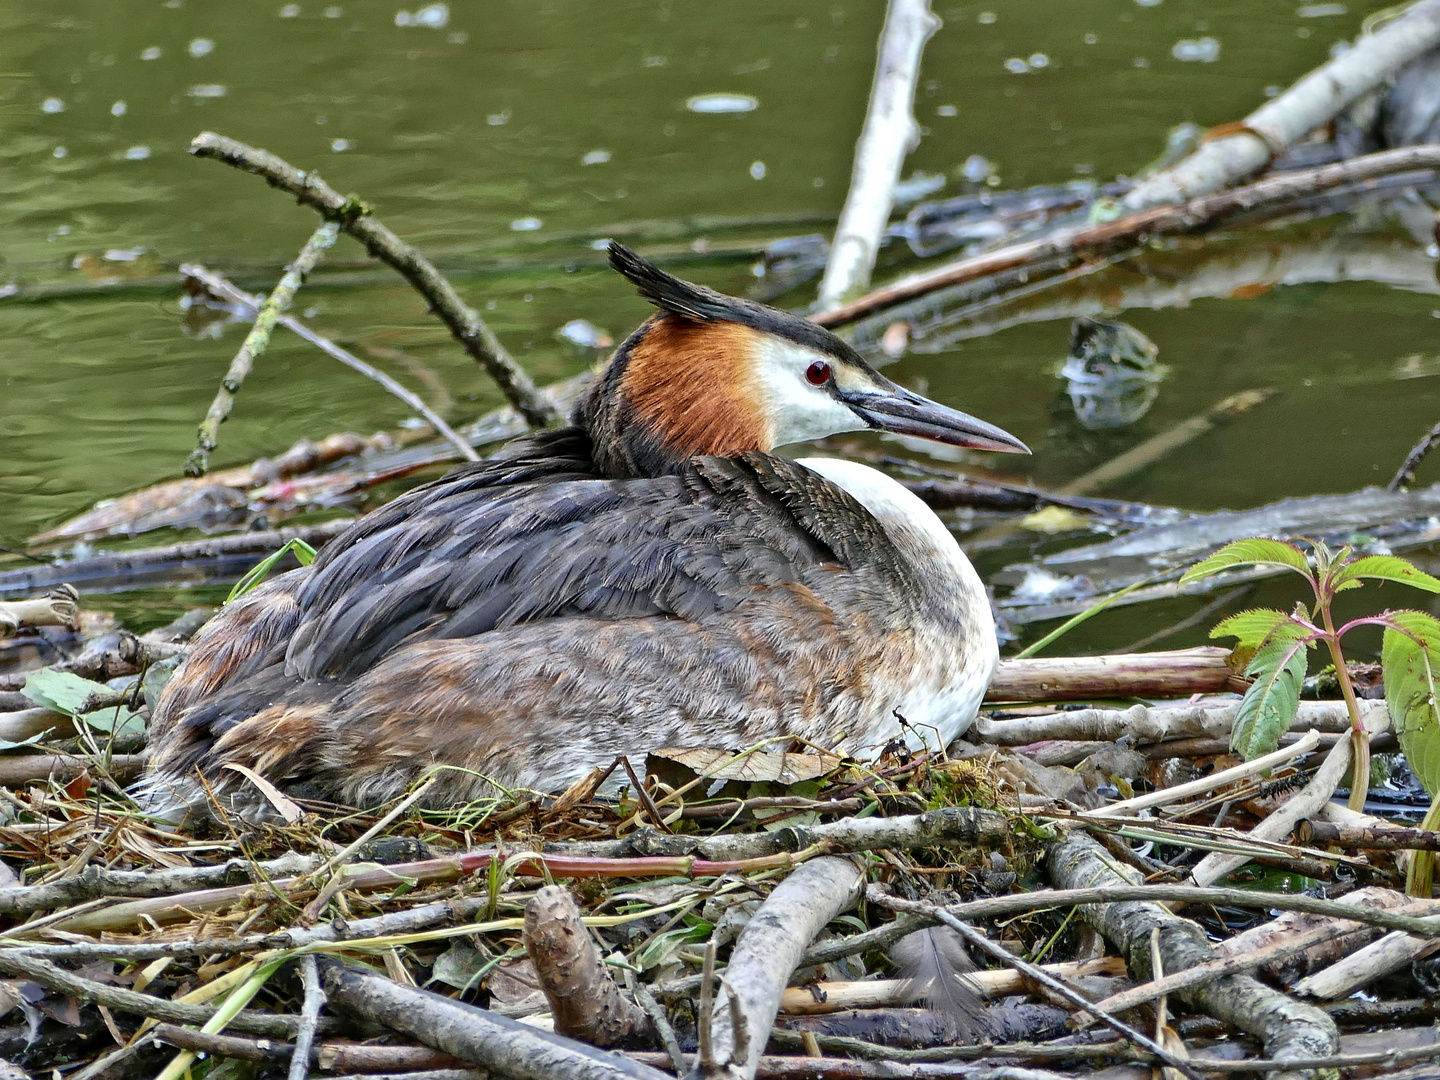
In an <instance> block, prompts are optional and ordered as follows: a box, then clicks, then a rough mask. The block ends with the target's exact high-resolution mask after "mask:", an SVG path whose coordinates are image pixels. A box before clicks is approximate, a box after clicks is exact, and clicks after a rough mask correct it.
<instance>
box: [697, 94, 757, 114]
mask: <svg viewBox="0 0 1440 1080" xmlns="http://www.w3.org/2000/svg"><path fill="white" fill-rule="evenodd" d="M759 107H760V101H759V99H758V98H753V97H751V96H750V95H749V94H697V95H696V96H695V97H692V98H690V99H689V100H688V101H686V102H685V108H687V109H689V110H690V111H691V112H694V113H747V112H753V111H754V110H755V109H757V108H759Z"/></svg>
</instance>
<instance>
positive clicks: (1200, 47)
mask: <svg viewBox="0 0 1440 1080" xmlns="http://www.w3.org/2000/svg"><path fill="white" fill-rule="evenodd" d="M1170 55H1171V56H1173V57H1175V59H1176V60H1183V61H1185V62H1187V63H1199V64H1213V63H1214V62H1215V61H1216V60H1219V59H1220V42H1218V41H1216V40H1215V39H1214V38H1213V37H1202V38H1182V39H1181V40H1179V41H1177V42H1176V43H1175V45H1174V47H1173V48H1172V49H1171V50H1170Z"/></svg>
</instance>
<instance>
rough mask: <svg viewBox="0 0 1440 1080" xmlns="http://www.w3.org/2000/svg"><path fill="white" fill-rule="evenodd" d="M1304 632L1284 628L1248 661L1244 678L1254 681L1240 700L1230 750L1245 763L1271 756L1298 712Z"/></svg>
mask: <svg viewBox="0 0 1440 1080" xmlns="http://www.w3.org/2000/svg"><path fill="white" fill-rule="evenodd" d="M1304 638H1305V630H1304V628H1303V627H1299V626H1295V625H1294V624H1293V623H1292V624H1284V625H1281V626H1278V627H1276V629H1275V632H1274V633H1273V634H1272V635H1271V637H1270V640H1269V641H1267V642H1266V643H1265V644H1264V645H1262V646H1261V647H1260V648H1259V649H1258V650H1257V651H1256V653H1255V658H1254V659H1253V660H1251V661H1250V665H1249V667H1247V668H1246V669H1245V674H1247V675H1249V676H1251V677H1252V678H1253V679H1254V680H1255V681H1254V682H1253V683H1251V684H1250V688H1249V689H1248V690H1246V691H1245V696H1244V697H1243V698H1241V699H1240V708H1239V710H1238V711H1237V712H1236V713H1235V727H1234V729H1233V730H1232V731H1231V733H1230V749H1231V750H1233V751H1235V752H1236V753H1237V754H1239V755H1240V756H1241V757H1243V758H1244V759H1245V760H1246V761H1253V760H1254V759H1255V758H1257V757H1261V756H1263V755H1265V754H1268V753H1270V751H1272V750H1274V749H1275V748H1276V747H1277V746H1279V745H1280V736H1281V735H1283V734H1284V733H1285V732H1286V731H1288V730H1289V728H1290V721H1292V720H1294V719H1295V714H1296V712H1298V711H1299V709H1300V684H1301V683H1302V682H1303V681H1304V679H1305V666H1306V661H1307V659H1308V657H1307V656H1306V654H1305V649H1306V644H1305V640H1304Z"/></svg>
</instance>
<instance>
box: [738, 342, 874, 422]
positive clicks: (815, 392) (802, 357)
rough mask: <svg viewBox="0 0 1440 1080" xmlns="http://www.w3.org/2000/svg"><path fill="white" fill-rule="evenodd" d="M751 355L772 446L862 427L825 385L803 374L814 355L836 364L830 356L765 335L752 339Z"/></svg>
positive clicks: (813, 360)
mask: <svg viewBox="0 0 1440 1080" xmlns="http://www.w3.org/2000/svg"><path fill="white" fill-rule="evenodd" d="M754 358H755V366H754V368H753V371H754V376H755V382H756V388H757V390H759V392H760V395H761V399H762V400H761V408H762V409H763V410H764V412H765V414H766V418H767V420H768V422H769V427H770V437H771V442H772V443H773V445H774V446H788V445H789V444H790V443H797V442H809V441H810V440H812V439H823V438H825V436H827V435H836V434H839V433H840V432H842V431H862V430H864V428H865V422H864V421H863V420H861V419H860V417H858V416H856V415H855V413H854V412H852V411H851V410H850V408H849V407H848V406H846V405H844V404H842V403H841V402H839V401H836V400H835V398H834V397H833V396H832V395H831V393H830V391H829V389H828V388H826V387H824V386H813V385H811V383H810V381H809V380H808V379H807V378H806V377H805V372H806V370H807V369H808V368H809V367H810V365H811V364H813V363H815V362H816V361H817V360H819V361H821V362H823V363H826V364H830V365H831V367H835V366H836V365H835V362H834V361H833V360H831V359H830V357H828V356H824V355H822V354H821V353H818V352H816V351H814V350H813V349H807V348H805V347H804V346H803V345H797V344H795V343H794V342H792V341H786V340H785V339H784V338H776V337H769V336H766V337H762V338H761V339H760V340H759V341H758V342H756V346H755V353H754ZM845 374H848V372H847V373H845Z"/></svg>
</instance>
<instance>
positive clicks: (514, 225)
mask: <svg viewBox="0 0 1440 1080" xmlns="http://www.w3.org/2000/svg"><path fill="white" fill-rule="evenodd" d="M544 224H545V223H544V222H543V221H541V220H540V219H539V218H538V217H522V218H516V219H515V220H514V221H512V222H510V228H511V230H512V231H513V232H534V231H535V230H536V229H539V228H541V227H542V226H544Z"/></svg>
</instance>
